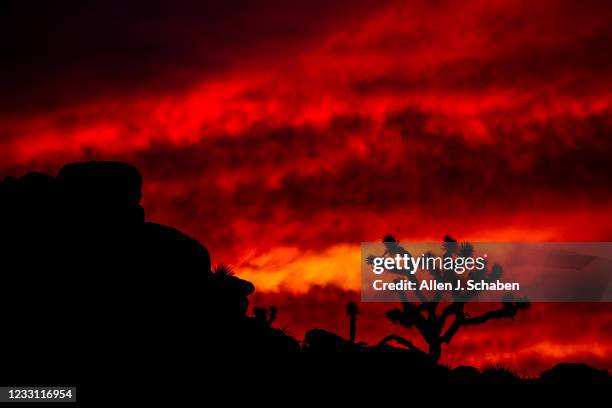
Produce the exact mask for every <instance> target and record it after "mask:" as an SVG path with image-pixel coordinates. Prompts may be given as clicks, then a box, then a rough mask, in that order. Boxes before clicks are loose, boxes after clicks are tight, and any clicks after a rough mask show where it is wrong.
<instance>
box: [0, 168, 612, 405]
mask: <svg viewBox="0 0 612 408" xmlns="http://www.w3.org/2000/svg"><path fill="white" fill-rule="evenodd" d="M141 191H142V176H141V174H140V172H139V171H138V170H137V169H136V168H135V167H133V166H131V165H129V164H125V163H119V162H109V161H98V162H81V163H72V164H68V165H65V166H64V167H63V168H62V169H61V170H60V171H59V172H58V174H57V175H56V176H55V177H53V176H51V175H48V174H43V173H28V174H26V175H24V176H22V177H19V178H12V177H8V178H6V179H4V181H2V182H1V183H0V231H1V233H0V248H1V252H0V259H1V261H0V262H1V265H2V275H1V276H2V296H1V297H0V302H2V304H1V306H2V311H3V314H4V331H3V335H2V340H1V341H2V350H3V351H4V353H3V358H2V366H1V367H0V372H1V376H2V377H1V380H2V383H3V384H7V385H8V384H23V385H26V384H27V385H38V384H46V385H60V384H71V385H72V384H75V385H77V386H79V387H81V391H82V392H81V395H86V396H92V398H95V397H93V395H94V394H95V393H97V392H99V391H100V390H101V389H103V388H105V387H107V386H108V384H131V385H132V386H139V387H144V388H145V389H152V388H155V389H156V390H157V391H156V392H157V393H163V391H162V390H163V389H164V388H163V387H162V388H160V387H159V386H154V385H155V384H157V385H159V384H170V383H182V384H187V383H192V384H196V388H194V390H193V392H194V393H196V394H197V393H198V392H201V389H202V388H204V389H206V387H207V386H212V383H213V382H214V381H215V379H216V380H217V381H218V382H221V383H231V384H233V383H241V384H249V383H250V384H251V385H254V384H255V383H257V382H258V381H261V383H262V384H264V383H269V382H271V381H277V383H276V384H279V382H284V383H285V384H291V386H293V387H297V388H299V387H302V388H304V387H308V388H311V389H312V390H314V389H315V388H317V387H320V388H321V389H323V388H332V389H335V390H336V391H337V392H339V393H341V392H344V391H343V387H342V386H341V384H339V383H340V382H345V383H347V384H352V385H351V386H352V387H355V386H356V385H359V384H363V385H364V386H368V387H370V386H371V387H376V386H384V387H385V388H387V389H388V387H389V386H390V385H384V384H385V382H389V383H390V384H392V385H393V384H395V385H397V381H398V379H401V383H404V384H412V385H411V386H410V387H414V384H416V383H420V384H427V385H435V386H436V387H438V386H453V385H465V386H467V387H475V388H481V387H485V386H500V387H512V388H516V389H532V388H533V387H539V388H543V389H544V388H547V387H552V388H557V387H558V386H559V385H560V384H568V383H571V384H572V387H576V386H577V384H578V383H580V384H584V385H585V386H588V387H594V388H597V389H610V388H609V387H610V385H611V383H610V376H609V375H608V373H607V372H606V371H600V370H597V369H594V368H592V367H589V366H586V365H583V364H560V365H558V366H556V367H554V368H553V369H551V370H549V371H547V372H546V373H544V374H543V375H542V377H541V379H539V380H524V379H520V378H518V377H516V376H515V375H513V374H512V373H511V372H508V371H507V370H503V369H498V370H489V371H486V370H485V371H483V372H480V371H478V370H476V369H475V368H473V367H459V368H456V369H454V370H450V369H448V368H446V367H444V366H441V365H437V364H435V363H433V362H431V360H430V359H429V358H428V357H427V355H425V354H423V353H420V352H417V351H414V350H407V349H404V348H399V347H392V346H390V345H388V344H386V343H385V344H381V345H375V346H367V345H364V344H359V343H355V342H354V341H349V340H346V339H344V338H342V337H340V336H338V335H335V334H333V333H329V332H326V331H323V330H317V329H313V330H310V331H309V332H308V333H307V335H306V337H305V339H304V341H303V342H298V341H297V340H296V339H294V338H292V337H290V336H288V335H286V334H285V333H284V332H283V331H281V330H278V329H275V328H274V327H273V325H272V322H273V316H274V314H275V313H276V310H272V309H271V310H266V309H256V310H255V313H254V315H253V316H251V315H249V314H248V313H247V309H248V296H249V295H250V294H251V293H252V292H253V291H254V290H255V288H254V286H253V285H252V284H251V283H250V282H247V281H244V280H242V279H239V278H238V277H236V276H234V275H233V274H231V272H230V271H229V270H228V269H227V268H223V267H220V268H211V258H210V255H209V253H208V250H207V249H206V248H205V247H204V246H202V245H201V244H200V243H199V242H197V241H196V240H194V239H192V238H190V237H188V236H187V235H185V234H183V233H181V232H180V231H178V230H176V229H174V228H171V227H168V226H164V225H159V224H155V223H152V222H147V221H145V212H144V209H143V208H142V206H141V205H140V201H141ZM281 312H282V311H281ZM339 312H342V311H339ZM372 373H375V376H377V378H379V379H380V378H382V380H381V381H382V383H380V381H379V382H378V383H375V382H372V381H373V380H372V379H373V374H372ZM258 378H259V379H261V380H258ZM377 384H378V385H377ZM381 384H382V385H381ZM332 385H333V386H332ZM263 386H264V387H265V386H272V384H267V385H265V384H264V385H263ZM168 393H171V390H170V389H168Z"/></svg>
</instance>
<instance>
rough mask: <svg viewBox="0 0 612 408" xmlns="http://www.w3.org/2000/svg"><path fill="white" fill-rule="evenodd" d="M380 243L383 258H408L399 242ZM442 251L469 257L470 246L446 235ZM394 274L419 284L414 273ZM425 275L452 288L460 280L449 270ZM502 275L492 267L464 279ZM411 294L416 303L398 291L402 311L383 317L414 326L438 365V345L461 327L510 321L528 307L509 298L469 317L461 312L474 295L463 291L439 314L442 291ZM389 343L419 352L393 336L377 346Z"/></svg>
mask: <svg viewBox="0 0 612 408" xmlns="http://www.w3.org/2000/svg"><path fill="white" fill-rule="evenodd" d="M383 243H384V245H385V254H384V256H390V257H393V256H396V255H398V254H399V255H401V256H403V255H404V254H408V255H409V256H410V254H409V252H408V251H407V250H406V249H404V248H403V247H402V246H401V245H400V244H399V241H397V240H396V239H395V238H394V237H393V236H391V235H388V236H385V237H384V238H383ZM442 249H443V250H444V255H443V257H444V258H446V257H455V256H462V257H470V256H472V255H473V253H474V247H473V245H472V244H470V243H467V242H465V243H458V242H457V241H456V240H455V239H453V238H452V237H451V236H450V235H446V236H445V237H444V242H443V244H442ZM425 256H426V257H428V256H433V254H432V253H431V252H429V253H426V254H425ZM371 260H372V257H369V259H368V261H369V262H371ZM394 272H396V273H399V274H401V275H402V277H404V278H407V279H409V280H411V281H412V282H415V283H416V285H417V288H418V287H419V281H418V278H417V275H416V274H410V273H409V272H401V273H400V272H398V271H394ZM427 272H429V273H430V274H431V275H432V276H433V278H435V279H436V280H438V281H439V282H452V284H453V287H454V285H455V284H456V281H457V280H458V279H460V277H459V275H457V274H456V273H455V272H453V271H452V270H451V271H445V270H438V269H435V268H433V269H428V270H427ZM502 272H503V269H502V267H501V266H499V265H497V264H495V265H493V266H492V267H491V268H490V269H489V268H488V266H487V267H486V268H485V269H484V270H482V271H477V270H474V271H472V272H470V273H469V275H468V276H469V278H470V279H476V280H481V279H482V280H485V281H489V282H494V281H496V280H497V279H499V278H500V277H501V275H502ZM414 294H415V296H416V298H417V300H418V301H417V302H412V301H409V300H408V298H407V296H406V293H404V292H399V296H400V301H401V303H402V308H401V309H397V308H396V309H391V310H389V311H387V313H386V317H387V318H388V319H389V320H391V321H392V322H393V323H397V324H400V325H402V326H404V327H406V328H408V329H410V328H412V327H415V328H416V329H417V330H418V331H419V334H420V335H421V336H422V337H423V339H424V340H425V342H426V343H427V345H428V347H429V349H428V351H427V354H428V355H429V357H430V358H431V359H432V360H433V361H434V362H438V361H439V360H440V357H441V354H442V345H443V344H448V343H450V341H451V340H452V339H453V337H454V336H455V334H456V333H457V331H458V330H459V329H460V328H461V327H465V326H473V325H477V324H482V323H485V322H487V321H489V320H493V319H501V318H511V319H514V317H515V316H516V314H517V312H518V311H519V310H521V309H525V308H527V307H528V306H529V303H528V302H527V301H526V300H522V301H513V300H512V299H508V301H506V302H504V303H502V305H501V307H500V308H498V309H495V310H491V311H488V312H486V313H483V314H481V315H478V316H470V315H468V314H467V313H466V312H465V304H466V302H468V301H469V300H470V299H471V298H473V297H474V296H476V295H477V292H472V293H470V294H467V293H463V292H461V293H453V294H452V302H450V303H448V304H445V305H444V307H443V308H442V310H441V311H440V312H439V311H438V309H439V308H440V307H441V306H440V305H441V304H442V303H441V301H442V300H443V296H444V293H443V292H441V291H435V292H434V294H433V297H432V298H431V299H428V298H426V296H425V294H424V293H423V292H422V291H420V290H415V291H414ZM449 319H452V323H450V325H447V321H449ZM390 341H396V342H397V343H399V344H401V345H403V346H404V347H406V348H408V349H410V350H413V351H418V352H422V350H420V349H419V348H418V347H416V346H415V345H414V344H413V343H412V342H410V341H409V340H406V339H404V338H403V337H401V336H397V335H390V336H387V337H385V338H384V339H382V340H381V341H380V343H379V345H384V344H386V343H388V342H390Z"/></svg>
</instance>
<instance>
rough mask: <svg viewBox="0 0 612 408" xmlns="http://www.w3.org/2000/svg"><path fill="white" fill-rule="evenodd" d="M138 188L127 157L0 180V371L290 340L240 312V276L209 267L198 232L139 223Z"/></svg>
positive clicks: (185, 356) (88, 368)
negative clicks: (1, 326)
mask: <svg viewBox="0 0 612 408" xmlns="http://www.w3.org/2000/svg"><path fill="white" fill-rule="evenodd" d="M141 191H142V176H141V174H140V172H139V171H138V170H137V169H136V168H135V167H133V166H131V165H129V164H126V163H119V162H110V161H97V162H82V163H72V164H68V165H66V166H64V167H63V168H62V169H61V170H60V171H59V172H58V174H57V176H56V177H53V176H51V175H48V174H42V173H28V174H26V175H25V176H23V177H20V178H12V177H9V178H6V179H5V180H4V181H2V182H1V183H0V231H1V232H0V251H1V252H0V256H1V258H0V259H1V265H2V280H3V282H2V283H3V285H2V289H3V296H2V297H1V298H0V299H1V300H0V302H2V310H3V311H4V312H5V314H6V316H7V322H6V323H7V325H6V326H5V327H6V330H7V331H6V332H5V333H4V335H3V337H2V346H3V347H4V349H5V350H11V351H12V353H11V354H10V355H9V356H8V357H7V359H5V360H4V361H3V367H2V372H3V376H4V377H3V379H8V378H9V377H8V376H9V375H10V380H11V383H15V381H16V383H26V384H27V383H37V382H38V381H40V380H42V381H46V380H49V381H51V380H52V381H55V382H56V383H57V381H58V380H59V381H60V383H77V382H79V381H81V380H82V379H83V376H87V375H93V376H97V375H99V374H100V373H101V372H104V371H106V370H111V371H114V372H115V373H114V374H113V375H114V376H117V375H119V376H120V375H136V373H138V375H141V376H142V375H148V376H160V377H163V376H164V375H168V374H169V373H170V372H173V370H180V371H182V370H183V369H184V366H185V365H192V364H194V365H197V364H202V363H203V361H205V360H210V357H211V356H212V355H214V356H215V357H219V358H222V357H223V356H224V354H233V353H235V351H236V350H235V349H234V347H233V346H234V345H235V346H238V345H240V347H241V349H248V350H250V351H257V350H258V348H262V349H265V351H266V352H267V353H270V352H274V351H275V350H282V349H283V347H284V348H286V349H292V350H295V349H296V348H298V344H297V342H295V340H293V339H291V338H289V337H288V336H286V335H284V333H282V332H280V331H277V330H275V329H273V328H272V327H270V325H269V324H259V321H258V320H257V319H255V318H253V317H249V316H247V315H246V312H247V306H248V300H247V296H248V295H249V294H251V293H252V292H253V290H254V287H253V285H252V284H251V283H250V282H246V281H244V280H242V279H239V278H237V277H235V276H233V275H232V274H231V273H223V272H222V271H217V272H216V273H213V271H212V270H211V259H210V256H209V253H208V251H207V249H206V248H205V247H204V246H202V245H201V244H200V243H199V242H197V241H196V240H194V239H192V238H190V237H188V236H187V235H185V234H183V233H181V232H180V231H178V230H176V229H174V228H171V227H168V226H164V225H159V224H155V223H151V222H146V221H145V214H144V209H143V208H142V206H141V205H140V200H141V196H142V192H141ZM238 339H239V340H240V341H238ZM244 339H248V340H247V341H246V342H245V341H244ZM234 343H235V344H234ZM245 345H246V346H248V347H246V346H245Z"/></svg>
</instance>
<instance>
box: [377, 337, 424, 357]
mask: <svg viewBox="0 0 612 408" xmlns="http://www.w3.org/2000/svg"><path fill="white" fill-rule="evenodd" d="M393 340H395V341H396V342H397V343H399V344H401V345H402V346H404V347H406V348H407V349H409V350H411V351H416V352H419V353H424V352H423V350H421V349H420V348H418V347H417V346H415V345H414V344H412V342H411V341H409V340H406V339H405V338H403V337H401V336H398V335H397V334H391V335H389V336H387V337H385V338H384V339H382V340H381V341H380V342H378V345H379V346H384V345H386V344H387V343H389V342H391V341H393Z"/></svg>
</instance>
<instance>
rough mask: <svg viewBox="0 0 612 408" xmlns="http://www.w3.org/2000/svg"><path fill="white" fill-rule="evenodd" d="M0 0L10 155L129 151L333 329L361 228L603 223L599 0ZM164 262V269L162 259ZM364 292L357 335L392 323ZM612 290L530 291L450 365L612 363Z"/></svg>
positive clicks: (579, 228)
mask: <svg viewBox="0 0 612 408" xmlns="http://www.w3.org/2000/svg"><path fill="white" fill-rule="evenodd" d="M287 3H295V2H284V1H279V0H264V1H223V2H218V3H206V2H200V1H195V0H192V1H173V2H162V1H155V0H154V1H143V0H136V1H133V2H130V3H129V4H125V2H119V1H114V0H112V1H109V0H106V1H90V2H82V1H78V2H77V1H74V2H72V1H60V2H53V4H51V3H49V4H36V3H35V2H29V1H20V2H11V1H9V2H3V5H2V6H0V7H2V8H3V10H2V12H0V47H1V48H2V49H3V53H2V54H3V55H2V57H0V58H2V63H1V64H0V89H1V90H2V91H1V92H0V176H1V177H3V176H7V175H19V174H23V173H24V172H26V171H30V170H37V171H48V172H52V173H55V172H56V171H57V170H58V169H59V168H60V167H61V165H62V164H63V163H65V162H69V161H75V160H86V159H114V160H125V161H128V162H130V163H133V164H135V165H136V166H137V167H138V168H139V169H140V170H141V171H142V173H143V175H144V180H145V185H144V199H143V200H144V206H145V209H146V213H147V219H149V220H151V221H156V222H161V223H165V224H168V225H172V226H175V227H177V228H179V229H181V230H182V231H184V232H186V233H188V234H190V235H192V236H194V237H195V238H197V239H198V240H199V241H200V242H202V243H203V244H204V245H206V246H207V247H208V249H209V250H210V252H211V254H212V257H213V263H227V264H230V265H232V266H233V267H234V270H235V271H236V273H237V274H238V275H240V276H242V277H244V278H246V279H249V280H251V281H252V282H254V283H255V285H256V287H257V292H256V294H255V295H254V296H253V298H252V300H251V303H252V304H256V305H260V306H263V305H269V304H275V305H276V306H278V307H279V317H278V324H279V325H283V326H286V327H287V330H288V332H290V333H292V334H294V335H295V336H297V337H298V338H301V337H302V336H303V333H304V331H305V330H306V329H308V328H311V327H322V328H326V329H329V330H333V331H335V332H338V333H340V334H343V335H346V331H347V325H348V323H347V320H346V316H345V315H344V304H345V303H346V302H347V301H349V300H357V299H358V298H359V293H358V288H359V265H358V264H359V243H360V242H367V241H378V240H380V239H381V238H382V237H383V236H384V235H385V234H388V233H392V234H394V235H395V236H396V237H398V238H399V239H401V240H403V241H411V240H413V241H414V240H426V241H438V240H440V239H441V238H442V236H444V235H445V234H447V233H450V234H452V235H453V236H455V237H457V238H459V239H461V240H470V241H476V242H477V241H612V217H611V215H612V206H611V205H610V204H611V198H612V190H611V189H610V187H609V186H610V185H612V182H611V181H612V180H611V179H612V161H610V157H611V156H612V138H610V136H611V135H612V115H611V103H612V100H611V89H612V26H611V25H610V24H609V22H610V21H612V6H610V5H609V4H606V2H598V1H582V2H567V1H557V0H555V1H548V0H543V1H537V2H534V1H498V2H487V1H468V2H451V1H441V0H431V1H422V2H418V1H415V2H389V1H364V2H358V4H356V3H357V2H352V1H344V0H341V1H336V2H328V1H319V0H314V1H309V2H301V3H302V4H299V5H298V4H287ZM169 273H171V272H169ZM392 306H393V307H395V305H390V304H363V305H361V310H362V314H361V315H360V316H359V321H358V338H361V339H362V340H364V341H368V342H375V341H377V340H378V339H380V338H382V337H384V336H385V335H387V334H390V333H392V332H394V333H397V334H401V335H404V336H406V337H408V338H412V339H415V341H416V339H417V337H418V336H417V334H416V333H414V332H410V331H407V330H405V329H402V328H400V327H396V326H392V325H391V323H389V322H386V321H385V319H384V312H385V310H386V309H388V308H390V307H392ZM610 339H612V306H610V305H609V304H581V305H564V304H534V305H532V307H531V309H529V310H528V311H526V312H524V313H521V314H520V315H519V316H518V317H517V318H516V319H515V321H513V322H512V321H509V320H507V321H499V322H494V323H490V324H487V325H483V326H478V327H471V328H469V329H465V332H460V333H459V334H458V335H457V336H456V337H455V339H454V340H453V343H452V344H451V345H449V346H448V347H447V348H446V349H445V352H444V355H443V360H442V361H443V362H444V363H446V364H450V365H461V364H475V365H477V366H483V365H485V364H488V363H490V362H502V363H503V364H507V365H509V366H511V367H513V368H515V369H517V370H519V371H523V372H525V373H526V374H531V373H536V372H539V371H541V370H542V369H545V368H548V367H550V366H552V365H553V364H554V363H556V362H559V361H586V362H588V363H590V364H593V365H596V366H598V367H602V368H609V369H612V343H611V342H610Z"/></svg>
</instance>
